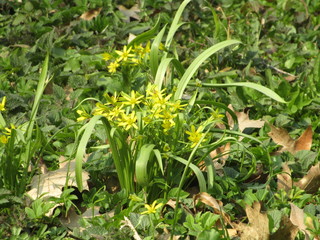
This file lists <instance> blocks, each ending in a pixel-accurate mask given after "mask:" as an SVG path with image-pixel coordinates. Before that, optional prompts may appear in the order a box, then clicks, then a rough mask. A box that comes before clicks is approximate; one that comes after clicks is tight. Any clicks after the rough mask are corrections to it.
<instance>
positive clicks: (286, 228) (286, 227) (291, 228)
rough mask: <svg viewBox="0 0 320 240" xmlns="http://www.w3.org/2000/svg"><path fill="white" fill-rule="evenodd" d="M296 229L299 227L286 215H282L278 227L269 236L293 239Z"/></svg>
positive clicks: (272, 239) (278, 238) (273, 238)
mask: <svg viewBox="0 0 320 240" xmlns="http://www.w3.org/2000/svg"><path fill="white" fill-rule="evenodd" d="M298 231H299V228H298V227H297V226H295V225H294V224H293V223H292V222H291V220H290V219H289V218H288V217H287V216H285V215H283V216H282V218H281V222H280V227H279V229H278V230H277V231H276V232H275V233H273V234H272V235H271V236H270V240H294V239H295V237H296V236H297V234H298Z"/></svg>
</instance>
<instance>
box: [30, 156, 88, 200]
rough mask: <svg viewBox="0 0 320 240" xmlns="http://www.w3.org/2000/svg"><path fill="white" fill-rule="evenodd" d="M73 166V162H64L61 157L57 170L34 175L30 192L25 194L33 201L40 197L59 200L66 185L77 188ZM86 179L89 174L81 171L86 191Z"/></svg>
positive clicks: (74, 163)
mask: <svg viewBox="0 0 320 240" xmlns="http://www.w3.org/2000/svg"><path fill="white" fill-rule="evenodd" d="M75 165H76V162H75V160H72V161H64V158H63V157H61V158H60V168H59V169H57V170H55V171H50V172H47V173H44V174H40V175H35V176H34V177H33V178H32V180H31V190H30V191H28V192H27V194H28V195H29V196H30V198H31V199H33V200H35V199H37V198H38V197H40V196H41V197H44V198H49V197H57V198H59V197H60V195H61V193H62V190H63V188H64V187H65V186H66V185H67V186H74V187H77V184H76V177H75ZM88 179H89V174H88V173H87V172H85V171H82V184H83V186H84V189H88V183H87V180H88ZM66 183H67V184H66Z"/></svg>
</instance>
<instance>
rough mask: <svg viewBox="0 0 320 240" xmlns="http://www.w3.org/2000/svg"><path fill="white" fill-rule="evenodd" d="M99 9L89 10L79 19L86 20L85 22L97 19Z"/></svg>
mask: <svg viewBox="0 0 320 240" xmlns="http://www.w3.org/2000/svg"><path fill="white" fill-rule="evenodd" d="M101 9H102V8H96V9H91V10H89V11H87V12H85V13H83V14H82V15H81V16H80V18H81V19H83V20H86V21H90V20H92V19H93V18H95V17H97V16H98V15H99V14H100V12H101Z"/></svg>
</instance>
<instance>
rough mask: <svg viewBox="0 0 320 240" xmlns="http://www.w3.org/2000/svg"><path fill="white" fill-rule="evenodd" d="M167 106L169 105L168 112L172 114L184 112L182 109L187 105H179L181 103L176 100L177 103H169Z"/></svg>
mask: <svg viewBox="0 0 320 240" xmlns="http://www.w3.org/2000/svg"><path fill="white" fill-rule="evenodd" d="M169 105H170V110H171V111H172V112H175V111H177V110H184V107H185V106H187V105H188V104H182V105H181V101H180V100H177V101H175V102H173V103H170V104H169Z"/></svg>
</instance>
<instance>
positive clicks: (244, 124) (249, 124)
mask: <svg viewBox="0 0 320 240" xmlns="http://www.w3.org/2000/svg"><path fill="white" fill-rule="evenodd" d="M228 108H230V109H231V110H232V111H233V112H234V113H235V115H236V116H237V119H238V127H239V130H240V131H241V132H243V130H244V129H246V128H262V127H263V125H264V123H265V121H263V120H250V118H249V112H247V113H245V112H237V111H235V110H234V109H233V107H232V105H231V104H229V106H228ZM226 116H227V119H228V124H229V126H230V127H231V128H233V126H234V120H233V118H232V117H231V115H230V114H229V113H228V112H226Z"/></svg>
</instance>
